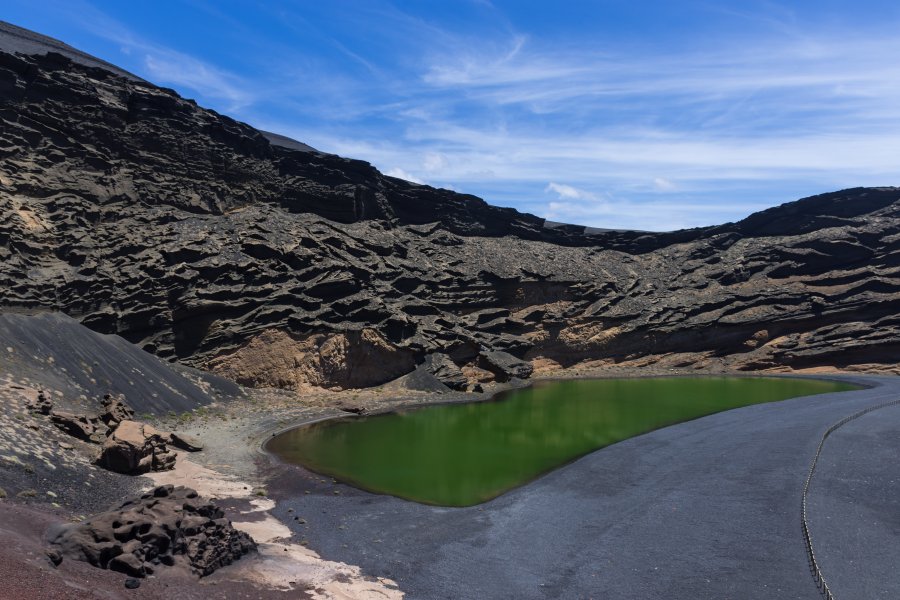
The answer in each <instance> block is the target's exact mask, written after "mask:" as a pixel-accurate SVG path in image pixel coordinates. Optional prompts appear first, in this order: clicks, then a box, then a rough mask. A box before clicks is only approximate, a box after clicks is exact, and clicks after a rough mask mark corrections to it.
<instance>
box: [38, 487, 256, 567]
mask: <svg viewBox="0 0 900 600" xmlns="http://www.w3.org/2000/svg"><path fill="white" fill-rule="evenodd" d="M47 537H48V540H49V542H50V544H51V545H52V546H53V547H54V549H56V550H58V551H59V552H60V553H61V554H62V555H63V556H65V557H67V558H70V559H74V560H81V561H85V562H88V563H90V564H92V565H94V566H95V567H100V568H101V569H111V570H114V571H119V572H122V573H125V574H127V575H130V576H132V577H145V576H147V575H151V574H153V573H154V572H155V570H156V569H157V568H159V567H160V566H173V565H181V566H184V567H187V568H189V569H190V570H191V571H192V572H193V573H195V574H196V575H199V576H201V577H203V576H206V575H209V574H210V573H212V572H214V571H215V570H216V569H219V568H220V567H223V566H225V565H229V564H231V563H232V562H234V561H235V560H238V559H239V558H241V557H242V556H244V555H245V554H247V553H249V552H252V551H254V550H256V543H255V542H254V541H253V539H252V538H251V537H250V536H249V535H247V534H246V533H244V532H242V531H238V530H237V529H235V528H234V527H233V526H232V524H231V521H229V520H228V519H226V518H225V514H224V513H223V512H222V510H221V509H220V508H218V507H217V506H215V505H214V504H212V503H209V502H206V501H204V500H203V499H202V498H200V497H199V496H198V495H197V492H196V491H194V490H192V489H189V488H185V487H182V486H179V487H174V486H172V485H164V486H160V487H157V488H155V489H153V490H151V491H149V492H147V493H146V494H143V495H142V496H140V497H139V498H133V499H130V500H127V501H125V502H123V503H122V504H121V505H120V506H118V507H117V508H114V509H112V510H110V511H107V512H104V513H100V514H98V515H95V516H93V517H91V518H90V519H88V520H86V521H84V522H82V523H74V524H67V525H60V526H56V527H55V528H52V529H51V530H50V531H49V532H48V534H47ZM51 551H52V549H51Z"/></svg>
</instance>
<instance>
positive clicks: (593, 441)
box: [267, 377, 858, 506]
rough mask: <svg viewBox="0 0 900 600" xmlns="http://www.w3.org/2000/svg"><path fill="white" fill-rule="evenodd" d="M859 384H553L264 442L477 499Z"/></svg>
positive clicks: (351, 477) (362, 476)
mask: <svg viewBox="0 0 900 600" xmlns="http://www.w3.org/2000/svg"><path fill="white" fill-rule="evenodd" d="M852 389H858V388H857V387H856V386H854V385H851V384H846V383H839V382H834V381H822V380H813V379H793V378H775V377H769V378H763V377H691V378H685V377H669V378H637V379H593V380H569V381H550V382H542V383H538V384H536V385H534V386H533V387H530V388H526V389H522V390H516V391H513V392H510V393H507V394H503V395H502V396H501V397H499V398H497V399H494V400H492V401H488V402H474V403H468V404H445V405H439V406H431V407H423V408H416V409H410V410H406V411H401V412H395V413H389V414H383V415H376V416H370V417H352V418H342V419H334V420H329V421H323V422H320V423H315V424H312V425H308V426H303V427H299V428H297V429H292V430H290V431H287V432H285V433H282V434H280V435H278V436H276V437H274V438H272V440H271V441H270V442H269V443H268V444H267V449H268V450H269V451H270V452H272V453H274V454H276V455H277V456H279V457H280V458H282V459H283V460H285V461H287V462H291V463H296V464H300V465H302V466H304V467H306V468H308V469H310V470H312V471H315V472H317V473H321V474H324V475H329V476H331V477H334V478H336V479H339V480H341V481H344V482H346V483H350V484H352V485H355V486H357V487H360V488H363V489H366V490H369V491H373V492H379V493H385V494H391V495H394V496H399V497H401V498H406V499H409V500H414V501H416V502H422V503H427V504H436V505H442V506H470V505H473V504H478V503H480V502H484V501H486V500H490V499H491V498H494V497H496V496H499V495H500V494H502V493H504V492H506V491H508V490H510V489H512V488H514V487H517V486H520V485H522V484H524V483H527V482H528V481H530V480H532V479H534V478H535V477H538V476H539V475H541V474H543V473H546V472H548V471H550V470H552V469H555V468H557V467H559V466H561V465H563V464H566V463H568V462H570V461H572V460H573V459H575V458H578V457H579V456H582V455H584V454H587V453H588V452H591V451H594V450H597V449H599V448H603V447H604V446H608V445H610V444H614V443H616V442H619V441H622V440H625V439H627V438H630V437H633V436H636V435H640V434H642V433H646V432H648V431H652V430H654V429H659V428H660V427H665V426H667V425H672V424H675V423H680V422H682V421H688V420H691V419H696V418H698V417H702V416H705V415H710V414H713V413H717V412H720V411H723V410H729V409H732V408H738V407H741V406H747V405H750V404H759V403H762V402H774V401H777V400H785V399H787V398H794V397H797V396H808V395H812V394H823V393H827V392H839V391H845V390H852Z"/></svg>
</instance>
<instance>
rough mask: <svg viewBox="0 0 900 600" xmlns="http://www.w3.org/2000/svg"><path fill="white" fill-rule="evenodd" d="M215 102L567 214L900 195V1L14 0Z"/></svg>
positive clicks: (694, 213)
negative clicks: (855, 193)
mask: <svg viewBox="0 0 900 600" xmlns="http://www.w3.org/2000/svg"><path fill="white" fill-rule="evenodd" d="M0 19H2V20H6V21H9V22H12V23H14V24H16V25H20V26H22V27H26V28H29V29H33V30H35V31H38V32H40V33H43V34H46V35H49V36H52V37H55V38H58V39H60V40H62V41H64V42H66V43H68V44H70V45H72V46H75V47H76V48H79V49H81V50H84V51H86V52H88V53H90V54H93V55H95V56H98V57H100V58H102V59H105V60H107V61H109V62H112V63H114V64H117V65H119V66H121V67H122V68H124V69H126V70H128V71H131V72H132V73H134V74H136V75H139V76H141V77H143V78H145V79H147V80H149V81H152V82H154V83H157V84H159V85H163V86H166V87H171V88H173V89H175V90H177V91H178V93H180V94H181V95H183V96H185V97H188V98H193V99H195V100H197V102H198V103H200V104H201V105H202V106H205V107H208V108H212V109H214V110H216V111H218V112H220V113H223V114H227V115H229V116H231V117H233V118H236V119H238V120H241V121H244V122H246V123H249V124H250V125H253V126H255V127H258V128H261V129H265V130H269V131H274V132H277V133H281V134H284V135H288V136H290V137H293V138H295V139H297V140H300V141H302V142H305V143H307V144H309V145H311V146H313V147H315V148H318V149H319V150H323V151H326V152H332V153H336V154H340V155H343V156H349V157H353V158H359V159H363V160H366V161H369V162H371V163H372V164H373V165H375V166H376V167H377V168H379V169H380V170H381V171H383V172H384V173H387V174H389V175H393V176H396V177H401V178H404V179H408V180H410V181H414V182H419V183H426V184H428V185H432V186H435V187H445V188H449V189H453V190H457V191H460V192H465V193H469V194H475V195H477V196H481V197H483V198H484V199H485V200H487V201H488V202H490V203H492V204H496V205H501V206H512V207H514V208H517V209H519V210H522V211H525V212H529V213H532V214H536V215H538V216H541V217H545V218H547V219H550V220H553V221H562V222H568V223H578V224H582V225H590V226H595V227H610V228H633V229H644V230H656V231H660V230H671V229H678V228H683V227H695V226H702V225H712V224H720V223H724V222H726V221H734V220H738V219H741V218H743V217H745V216H747V215H749V214H750V213H752V212H755V211H758V210H762V209H765V208H768V207H770V206H775V205H778V204H781V203H783V202H788V201H791V200H796V199H798V198H801V197H805V196H810V195H814V194H819V193H825V192H830V191H835V190H839V189H844V188H848V187H856V186H881V185H900V35H898V34H897V32H898V31H900V3H896V2H891V1H874V0H873V1H869V0H857V1H854V2H849V1H837V0H817V1H815V2H812V1H806V0H798V1H793V2H770V1H757V0H741V1H731V0H719V1H717V0H702V1H700V0H698V1H693V0H668V1H655V0H644V1H642V2H637V1H634V0H627V1H626V0H593V1H586V0H585V1H567V0H556V1H554V2H548V1H546V0H544V1H536V0H453V1H450V0H443V1H442V0H407V1H400V0H395V1H387V0H360V1H357V0H292V1H289V0H285V1H281V2H275V1H250V0H246V1H236V0H232V1H228V0H219V1H214V0H181V1H174V0H156V1H150V0H131V1H129V2H120V1H101V0H93V1H87V0H41V1H40V2H35V0H4V1H3V3H2V5H0Z"/></svg>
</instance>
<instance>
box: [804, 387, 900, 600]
mask: <svg viewBox="0 0 900 600" xmlns="http://www.w3.org/2000/svg"><path fill="white" fill-rule="evenodd" d="M895 398H897V399H900V393H897V394H895ZM889 399H890V398H889ZM898 458H900V406H891V407H887V408H883V409H880V410H876V411H874V412H871V413H869V414H867V415H864V416H862V417H860V418H859V419H856V420H854V421H851V422H850V423H847V424H846V425H844V426H843V427H841V428H840V429H837V430H836V431H835V432H834V433H832V434H831V435H830V436H829V437H828V440H827V441H826V442H825V446H824V448H823V449H822V455H821V458H820V459H819V464H818V466H817V467H816V474H815V477H814V478H813V482H812V485H811V486H810V492H809V500H808V504H809V513H810V517H809V521H810V532H811V534H812V538H813V542H814V545H815V551H816V557H817V560H818V562H819V565H820V568H821V569H822V571H823V573H824V574H825V579H826V581H828V584H829V586H830V587H831V589H832V593H833V594H834V596H835V598H837V599H838V600H843V599H845V598H846V599H849V600H852V599H854V598H867V599H869V600H881V599H883V600H895V599H896V598H898V597H900V571H898V569H897V565H898V564H900V462H898Z"/></svg>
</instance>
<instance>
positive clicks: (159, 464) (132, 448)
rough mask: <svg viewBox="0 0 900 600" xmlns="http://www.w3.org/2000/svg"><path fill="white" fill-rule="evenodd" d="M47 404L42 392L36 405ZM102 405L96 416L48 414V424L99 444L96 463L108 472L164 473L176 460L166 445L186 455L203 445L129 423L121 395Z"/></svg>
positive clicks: (108, 398)
mask: <svg viewBox="0 0 900 600" xmlns="http://www.w3.org/2000/svg"><path fill="white" fill-rule="evenodd" d="M48 404H49V400H47V398H46V396H45V395H44V394H43V392H41V393H40V394H39V395H38V401H37V405H38V406H46V405H48ZM101 404H102V405H103V411H102V412H101V413H100V414H97V415H80V414H75V413H69V412H62V411H52V410H49V409H48V411H49V417H50V422H51V423H53V424H54V425H56V426H57V427H58V428H59V429H61V430H62V431H64V432H66V433H67V434H69V435H71V436H73V437H76V438H78V439H80V440H82V441H85V442H90V443H93V444H101V446H102V447H101V450H100V452H99V454H98V455H97V457H96V461H95V462H96V463H97V464H98V465H100V466H101V467H104V468H106V469H109V470H110V471H115V472H116V473H123V474H126V475H141V474H143V473H147V472H149V471H167V470H169V469H173V468H174V467H175V459H176V455H175V453H174V452H173V451H170V450H169V448H168V444H172V445H174V446H176V447H179V448H182V449H184V450H187V451H189V452H196V451H199V450H202V449H203V444H202V443H201V442H200V441H199V440H197V439H196V438H194V437H193V436H190V435H186V434H183V433H164V432H162V431H158V430H157V429H156V428H154V427H152V426H151V425H148V424H146V423H141V422H138V421H134V420H132V418H133V417H134V411H133V410H132V409H131V408H130V407H129V406H128V405H127V404H126V403H125V398H124V397H122V396H112V395H111V394H106V395H104V397H103V400H102V401H101Z"/></svg>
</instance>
